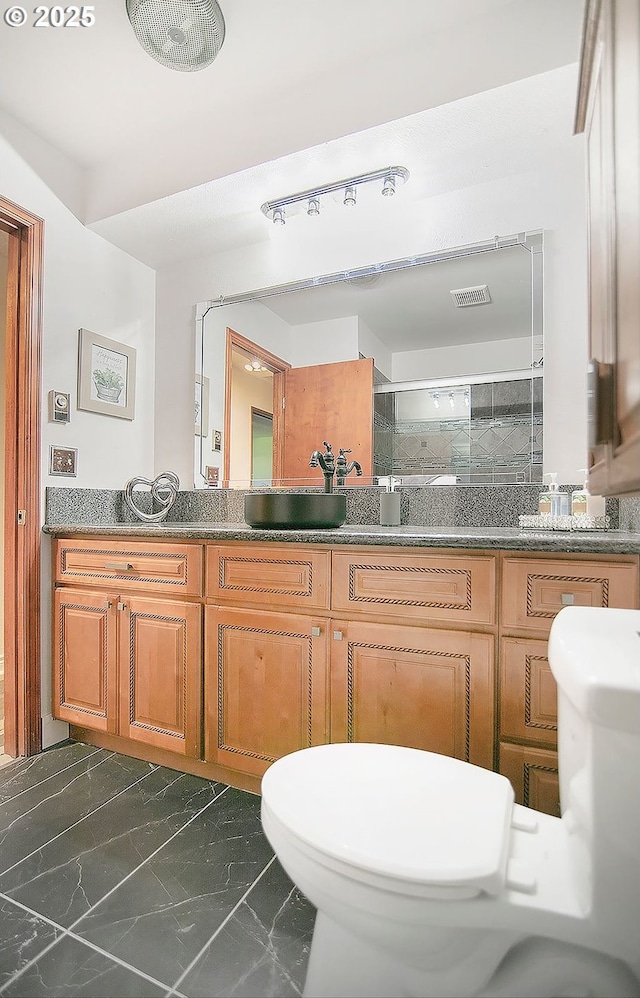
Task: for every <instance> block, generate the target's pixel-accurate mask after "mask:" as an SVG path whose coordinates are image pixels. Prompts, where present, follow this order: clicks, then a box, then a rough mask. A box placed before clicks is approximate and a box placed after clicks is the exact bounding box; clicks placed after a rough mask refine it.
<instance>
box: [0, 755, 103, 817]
mask: <svg viewBox="0 0 640 998" xmlns="http://www.w3.org/2000/svg"><path fill="white" fill-rule="evenodd" d="M106 751H108V750H107V749H100V748H96V749H95V751H94V752H89V753H88V754H87V755H84V756H83V757H82V758H81V759H76V761H75V762H70V763H69V765H68V766H65V767H64V769H59V770H57V771H56V772H55V773H52V774H51V776H45V777H44V779H43V780H38V782H37V783H33V784H32V785H31V786H30V787H25V788H24V790H19V791H18V793H17V794H14V795H13V797H7V798H6V800H3V801H2V804H0V807H1V806H2V805H4V804H8V803H9V802H10V801H14V800H17V799H18V797H21V796H22V794H26V793H28V792H29V791H30V790H33V788H34V787H41V786H42V784H43V783H46V782H47V780H52V779H53V778H54V777H56V776H59V775H60V773H66V772H67V770H68V769H73V767H74V766H78V765H80V763H82V762H86V760H87V759H92V758H93V756H94V755H96V753H97V752H106ZM112 755H115V753H114V752H110V754H109V755H108V756H107V757H106V758H107V759H108V758H110V757H111V756H112ZM26 758H32V757H31V756H27V757H26ZM103 761H104V760H103ZM98 765H101V763H99V764H98ZM30 768H31V767H30V766H25V767H24V769H22V770H21V772H22V773H24V772H28V770H29V769H30ZM91 768H92V769H95V768H96V767H95V766H92V767H91Z"/></svg>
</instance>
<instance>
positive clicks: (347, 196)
mask: <svg viewBox="0 0 640 998" xmlns="http://www.w3.org/2000/svg"><path fill="white" fill-rule="evenodd" d="M342 203H343V204H355V203H356V189H355V187H347V188H346V190H345V192H344V201H343V202H342Z"/></svg>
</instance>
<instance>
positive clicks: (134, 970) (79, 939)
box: [0, 893, 186, 998]
mask: <svg viewBox="0 0 640 998" xmlns="http://www.w3.org/2000/svg"><path fill="white" fill-rule="evenodd" d="M0 899H3V900H5V901H9V902H10V903H11V904H14V905H15V906H16V907H17V908H22V910H23V911H25V912H27V914H29V915H32V916H33V917H34V918H38V919H40V921H43V922H46V923H47V924H48V925H51V926H53V928H55V929H59V930H60V935H59V936H56V938H55V939H53V940H52V941H51V942H50V943H48V944H47V945H46V946H45V947H44V949H42V950H41V951H40V952H39V953H38V954H37V956H35V957H33V959H32V960H30V961H29V963H27V964H25V966H24V967H23V968H22V969H21V970H19V971H16V973H15V974H13V975H12V977H10V978H9V980H8V981H6V982H5V983H4V984H3V985H2V987H0V994H2V992H3V991H4V990H5V989H6V988H7V987H8V986H9V985H10V984H11V983H13V981H15V980H16V978H18V977H20V976H21V975H22V974H23V973H24V972H25V971H26V970H27V969H28V968H29V967H31V966H33V964H34V963H37V962H38V960H40V959H41V958H42V957H43V956H44V955H45V954H46V953H48V952H49V950H51V949H53V947H54V946H57V945H58V943H59V942H61V941H62V940H63V939H64V938H65V937H66V938H71V939H74V940H75V941H76V942H79V943H81V944H82V945H83V946H86V947H87V949H91V950H94V951H95V952H96V953H100V955H101V956H104V957H107V959H109V960H111V961H112V962H113V963H117V964H118V965H119V966H121V967H124V968H125V969H126V970H130V971H131V972H132V973H133V974H135V975H136V976H137V977H142V978H144V980H146V981H150V982H151V983H152V984H155V985H157V987H159V988H164V990H165V991H166V992H168V991H171V988H170V987H169V985H168V984H165V982H164V981H159V980H158V979H157V978H155V977H150V976H149V974H146V973H145V972H144V971H143V970H138V969H137V967H132V966H131V964H130V963H126V962H125V961H124V960H121V959H120V957H118V956H115V955H114V954H113V953H109V952H107V950H104V949H101V947H100V946H96V944H95V943H92V942H90V940H88V939H83V938H82V936H78V935H76V933H75V932H71V930H70V929H65V927H64V926H63V925H60V924H59V923H58V922H54V921H53V919H51V918H47V916H46V915H41V914H40V913H39V912H37V911H34V910H33V908H29V907H28V906H27V905H26V904H22V903H21V902H20V901H14V900H13V898H10V897H8V896H7V895H6V894H2V893H0ZM177 998H186V996H185V995H181V994H180V993H178V994H177Z"/></svg>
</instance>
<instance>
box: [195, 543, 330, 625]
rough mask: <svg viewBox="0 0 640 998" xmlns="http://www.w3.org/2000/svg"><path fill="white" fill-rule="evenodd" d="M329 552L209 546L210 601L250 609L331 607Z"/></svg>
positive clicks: (267, 546) (207, 592)
mask: <svg viewBox="0 0 640 998" xmlns="http://www.w3.org/2000/svg"><path fill="white" fill-rule="evenodd" d="M330 558H331V555H330V553H329V552H328V551H313V550H305V549H302V548H296V547H293V546H292V545H287V547H286V550H284V549H278V548H276V547H274V545H272V544H264V545H260V546H258V545H256V544H252V545H250V546H247V547H241V546H240V545H237V544H236V545H229V546H224V545H221V546H214V545H210V546H208V547H207V583H206V594H207V598H208V599H212V600H215V601H216V603H226V604H238V605H241V606H246V605H247V604H255V605H257V606H268V607H269V608H272V607H273V608H276V607H307V608H309V609H318V610H319V609H327V608H328V606H329V571H330Z"/></svg>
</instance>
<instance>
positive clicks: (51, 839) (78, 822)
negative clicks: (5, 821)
mask: <svg viewBox="0 0 640 998" xmlns="http://www.w3.org/2000/svg"><path fill="white" fill-rule="evenodd" d="M107 761H108V759H103V761H102V762H100V763H98V766H102V765H103V763H105V762H107ZM98 766H94V767H93V769H97V768H98ZM157 769H158V767H157V766H156V767H155V768H154V769H150V770H149V772H148V773H145V774H144V775H143V776H141V777H140V778H139V779H137V780H135V781H134V782H133V783H130V784H129V785H128V786H126V787H123V788H122V790H118V792H117V793H116V794H114V795H113V797H109V799H108V800H105V801H103V802H102V804H99V805H98V807H94V808H93V809H92V810H91V811H87V813H86V814H83V815H82V817H81V818H78V819H77V821H74V822H73V823H72V824H71V825H68V826H67V827H66V828H63V830H62V831H61V832H58V834H57V835H54V836H53V838H50V839H47V841H46V842H43V843H42V845H40V846H38V848H37V849H33V850H32V851H31V852H30V853H28V854H27V855H26V856H23V857H22V859H19V860H18V862H17V863H14V864H13V866H8V867H7V869H6V870H2V871H0V877H4V876H6V874H7V873H11V871H12V870H15V868H16V867H17V866H20V864H21V863H24V862H26V860H28V859H30V858H31V857H32V856H35V854H36V853H37V852H40V850H41V849H46V847H47V846H49V845H51V843H52V842H55V841H56V839H59V838H60V836H61V835H66V833H67V832H69V831H71V829H72V828H75V827H76V825H79V824H80V823H81V822H82V821H84V820H85V818H89V817H91V815H93V814H97V813H98V811H100V810H101V809H102V808H103V807H107V805H109V804H111V803H112V802H113V801H114V800H117V799H118V797H120V796H121V795H122V794H125V793H126V792H127V790H131V788H132V787H137V786H138V784H139V783H142V782H143V780H146V779H147V777H149V776H151V775H152V774H153V773H155V772H156V770H157ZM80 775H83V774H80ZM69 786H71V784H70V783H69V784H67V786H66V787H63V788H62V790H60V791H59V793H64V791H65V790H66V789H67V788H68V787H69ZM46 800H50V798H48V797H45V798H44V799H43V800H41V801H40V803H39V804H36V805H35V806H34V807H33V808H31V809H30V811H33V810H35V808H36V807H40V804H43V803H44V802H45V801H46ZM30 811H25V812H24V813H23V814H21V815H20V818H24V816H25V815H27V814H30ZM15 820H16V821H18V820H19V819H18V818H16V819H15ZM12 824H13V822H12ZM7 827H8V828H10V827H11V825H8V826H7Z"/></svg>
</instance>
